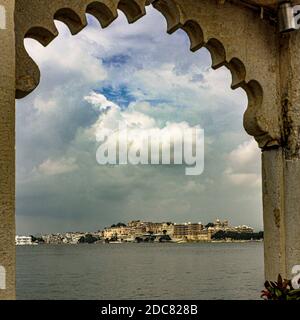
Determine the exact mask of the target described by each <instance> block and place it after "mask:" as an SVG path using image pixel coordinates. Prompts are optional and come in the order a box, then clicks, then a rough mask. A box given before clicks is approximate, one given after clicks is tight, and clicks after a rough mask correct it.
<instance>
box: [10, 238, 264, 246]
mask: <svg viewBox="0 0 300 320" xmlns="http://www.w3.org/2000/svg"><path fill="white" fill-rule="evenodd" d="M263 241H264V240H263V239H260V240H211V241H168V242H140V243H137V242H126V241H124V242H118V243H116V242H112V243H104V242H102V241H101V242H98V243H96V242H95V243H91V244H93V245H100V244H105V245H107V244H111V245H115V244H129V243H130V244H136V245H140V244H145V243H146V244H153V245H155V244H162V243H163V244H178V245H180V244H195V243H198V244H204V243H249V242H263ZM91 244H88V243H39V244H37V243H34V244H24V245H19V244H16V247H34V246H37V245H41V246H82V245H91Z"/></svg>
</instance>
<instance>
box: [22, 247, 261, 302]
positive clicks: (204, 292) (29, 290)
mask: <svg viewBox="0 0 300 320" xmlns="http://www.w3.org/2000/svg"><path fill="white" fill-rule="evenodd" d="M263 283H264V277H263V243H261V242H253V243H194V244H167V243H166V244H159V243H154V244H129V243H128V244H97V245H96V244H93V245H77V246H76V245H75V246H72V245H56V246H54V245H53V246H52V245H39V246H30V247H27V246H24V247H17V298H18V299H93V300H95V299H101V300H103V299H118V300H119V299H197V300H198V299H260V291H261V290H262V288H263Z"/></svg>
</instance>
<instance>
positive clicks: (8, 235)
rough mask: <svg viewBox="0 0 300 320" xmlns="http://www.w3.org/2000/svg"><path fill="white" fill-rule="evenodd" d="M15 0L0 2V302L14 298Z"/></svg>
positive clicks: (2, 0)
mask: <svg viewBox="0 0 300 320" xmlns="http://www.w3.org/2000/svg"><path fill="white" fill-rule="evenodd" d="M14 2H15V1H14V0H0V6H1V5H2V6H4V8H5V15H6V23H5V25H6V29H0V265H2V266H3V267H4V268H5V271H6V289H5V290H3V289H0V299H13V298H14V297H15V210H14V208H15V32H14Z"/></svg>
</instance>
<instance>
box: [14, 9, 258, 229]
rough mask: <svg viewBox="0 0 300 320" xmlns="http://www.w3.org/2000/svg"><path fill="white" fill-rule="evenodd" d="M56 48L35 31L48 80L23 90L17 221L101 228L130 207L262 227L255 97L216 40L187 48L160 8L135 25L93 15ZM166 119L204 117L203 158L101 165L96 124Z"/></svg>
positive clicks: (135, 215)
mask: <svg viewBox="0 0 300 320" xmlns="http://www.w3.org/2000/svg"><path fill="white" fill-rule="evenodd" d="M57 27H58V29H59V31H60V36H59V37H58V38H57V39H55V40H54V41H53V42H52V43H51V44H50V45H49V46H48V47H47V48H43V47H42V46H41V45H40V44H38V43H37V42H35V41H34V40H26V48H27V50H28V52H29V53H30V55H31V56H32V57H33V58H34V60H35V61H36V62H37V63H38V65H39V66H40V69H41V73H42V79H41V84H40V86H39V87H38V89H37V90H36V91H35V92H33V93H32V94H31V95H30V96H28V97H26V98H25V99H23V100H20V101H18V102H17V230H18V233H24V234H32V233H34V234H35V233H40V232H42V233H46V232H62V231H68V230H69V231H71V230H74V231H76V230H86V231H92V230H98V229H100V228H103V227H104V226H106V225H110V224H112V223H115V222H119V221H124V222H127V221H129V220H131V219H144V220H152V221H164V220H167V221H174V222H183V221H195V222H198V221H201V222H203V223H207V222H209V221H212V220H214V219H216V218H220V219H229V220H230V222H231V223H232V224H235V225H237V224H249V225H251V226H253V227H255V228H256V229H261V228H262V209H261V182H260V160H259V159H260V153H259V150H258V148H257V145H256V143H255V142H254V141H253V139H252V138H251V137H249V136H247V134H246V133H245V132H244V129H243V128H242V117H243V112H244V111H245V106H246V104H247V98H246V94H245V92H244V91H243V90H242V89H238V90H235V91H232V90H231V89H230V82H231V75H230V72H229V71H228V70H227V69H225V68H221V69H219V70H217V71H213V70H212V69H211V68H210V65H211V59H210V55H209V53H208V51H206V50H205V49H201V50H200V51H198V52H197V53H191V52H190V51H189V41H188V38H187V36H186V34H185V33H184V32H183V31H178V32H176V33H175V34H173V35H171V36H170V35H168V34H167V33H166V22H165V20H164V18H163V17H162V16H161V15H160V13H158V12H157V11H155V10H154V9H151V8H148V12H147V15H146V16H145V17H144V18H142V19H141V20H139V21H138V22H137V23H135V24H133V25H128V23H127V21H126V19H125V16H124V15H123V14H122V13H121V12H120V17H119V18H118V19H117V20H116V21H115V22H114V23H113V24H112V25H111V26H110V27H109V28H107V29H105V30H102V29H101V28H100V26H99V24H98V22H97V21H96V20H95V19H94V18H93V17H91V16H89V26H88V27H87V28H86V29H85V30H83V31H82V32H81V33H80V34H79V35H77V36H71V35H70V33H69V30H68V29H67V27H66V26H65V25H64V24H61V23H57ZM124 119H127V120H128V119H131V120H130V121H132V122H134V123H137V124H138V125H140V126H150V127H151V128H158V129H163V128H165V127H166V126H168V125H174V126H180V125H182V124H184V125H186V126H189V127H193V126H196V125H198V126H200V127H201V128H203V129H204V131H205V169H204V172H203V174H202V175H200V176H186V175H185V171H184V167H182V166H131V165H125V166H124V165H123V166H101V165H99V164H98V163H97V161H96V150H97V148H98V147H99V142H97V132H99V130H101V129H102V128H105V127H107V126H110V125H111V123H115V122H116V121H125V120H124Z"/></svg>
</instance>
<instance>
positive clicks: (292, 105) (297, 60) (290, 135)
mask: <svg viewBox="0 0 300 320" xmlns="http://www.w3.org/2000/svg"><path fill="white" fill-rule="evenodd" d="M279 37H280V39H279V47H280V49H279V62H280V70H279V75H280V77H279V79H280V80H279V84H278V87H279V94H280V101H281V115H282V117H281V122H282V146H281V147H279V148H277V149H271V150H264V151H263V155H262V174H263V202H264V228H265V275H266V278H267V279H268V280H275V279H276V278H277V275H278V274H279V273H280V274H281V275H283V276H284V277H287V278H291V277H292V275H291V270H292V267H293V266H294V265H296V264H298V265H300V31H295V32H292V33H289V34H284V35H280V36H279ZM274 110H275V108H274Z"/></svg>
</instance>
